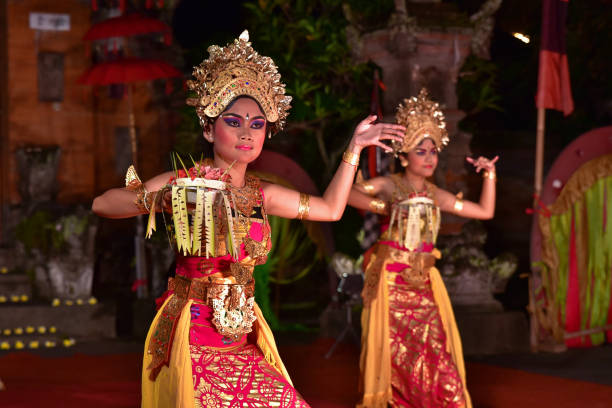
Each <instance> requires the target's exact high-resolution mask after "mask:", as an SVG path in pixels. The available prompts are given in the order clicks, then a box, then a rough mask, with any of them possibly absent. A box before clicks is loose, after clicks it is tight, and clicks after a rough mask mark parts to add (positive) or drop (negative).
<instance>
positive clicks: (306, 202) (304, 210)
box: [297, 193, 310, 220]
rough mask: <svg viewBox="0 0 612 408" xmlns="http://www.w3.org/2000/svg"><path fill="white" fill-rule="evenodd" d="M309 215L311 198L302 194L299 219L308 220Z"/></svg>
mask: <svg viewBox="0 0 612 408" xmlns="http://www.w3.org/2000/svg"><path fill="white" fill-rule="evenodd" d="M308 213H310V196H309V195H308V194H304V193H300V203H299V205H298V213H297V219H298V220H303V219H305V218H308Z"/></svg>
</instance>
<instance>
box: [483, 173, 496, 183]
mask: <svg viewBox="0 0 612 408" xmlns="http://www.w3.org/2000/svg"><path fill="white" fill-rule="evenodd" d="M482 177H483V178H485V179H489V180H493V181H495V180H497V174H496V173H495V172H494V171H488V170H486V171H485V172H484V173H482Z"/></svg>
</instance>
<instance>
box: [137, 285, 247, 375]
mask: <svg viewBox="0 0 612 408" xmlns="http://www.w3.org/2000/svg"><path fill="white" fill-rule="evenodd" d="M168 289H169V290H173V291H174V296H172V297H171V298H170V300H168V302H167V303H166V305H165V306H164V308H163V309H162V310H161V312H160V316H159V318H158V321H157V325H156V326H155V328H154V329H153V335H152V337H151V340H150V341H149V348H148V353H149V354H151V355H152V361H151V364H150V365H149V367H148V368H149V369H151V373H150V375H149V377H150V378H151V379H152V380H155V377H157V374H158V373H159V371H160V370H161V368H162V366H163V365H166V366H167V365H169V362H170V350H171V349H172V340H173V339H174V332H175V331H176V325H177V323H178V320H179V318H180V316H181V313H182V311H183V309H184V308H185V305H186V304H187V302H188V301H189V300H190V299H191V300H195V301H198V302H201V303H204V304H207V305H209V306H211V307H212V309H213V318H212V322H213V324H214V325H215V328H216V329H217V331H218V332H219V333H220V334H221V335H223V336H225V337H229V338H231V339H232V340H233V341H238V340H239V339H240V338H241V337H242V336H243V335H245V334H247V333H250V332H251V331H252V330H253V322H254V321H255V311H254V306H255V298H254V297H253V295H254V290H255V282H254V281H253V280H251V282H249V283H248V284H238V283H232V280H230V279H228V278H222V277H213V276H210V277H205V278H197V279H189V278H185V277H183V276H176V277H174V278H170V279H168Z"/></svg>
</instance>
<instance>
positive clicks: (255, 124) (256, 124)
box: [251, 119, 266, 129]
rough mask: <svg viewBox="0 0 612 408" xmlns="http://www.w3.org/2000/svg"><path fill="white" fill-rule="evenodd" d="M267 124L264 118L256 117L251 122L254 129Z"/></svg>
mask: <svg viewBox="0 0 612 408" xmlns="http://www.w3.org/2000/svg"><path fill="white" fill-rule="evenodd" d="M265 125H266V121H265V120H263V119H254V120H253V121H252V122H251V128H252V129H262V128H263V127H264V126H265Z"/></svg>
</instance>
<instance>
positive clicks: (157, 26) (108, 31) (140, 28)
mask: <svg viewBox="0 0 612 408" xmlns="http://www.w3.org/2000/svg"><path fill="white" fill-rule="evenodd" d="M150 33H164V34H165V35H166V36H169V35H170V26H168V25H167V24H166V23H164V22H163V21H160V20H158V19H155V18H151V17H146V16H143V15H141V14H136V13H134V14H128V15H125V16H119V17H114V18H109V19H107V20H104V21H101V22H99V23H97V24H94V25H93V26H91V28H90V29H89V30H88V31H87V33H85V36H84V37H83V40H85V41H94V40H102V39H105V38H112V37H129V36H133V35H142V34H150ZM167 38H168V37H167Z"/></svg>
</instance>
